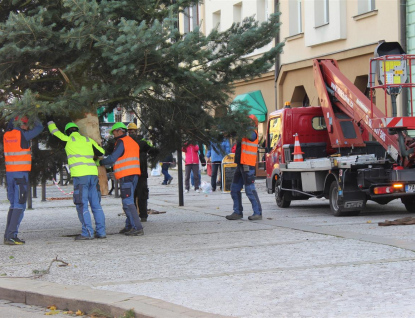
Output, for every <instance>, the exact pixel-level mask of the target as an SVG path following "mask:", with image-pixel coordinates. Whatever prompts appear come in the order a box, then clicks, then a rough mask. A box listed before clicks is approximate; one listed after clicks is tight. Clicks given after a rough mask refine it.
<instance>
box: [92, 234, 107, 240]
mask: <svg viewBox="0 0 415 318" xmlns="http://www.w3.org/2000/svg"><path fill="white" fill-rule="evenodd" d="M94 237H95V238H96V239H105V238H107V236H106V235H102V236H101V235H98V234H96V233H95V235H94Z"/></svg>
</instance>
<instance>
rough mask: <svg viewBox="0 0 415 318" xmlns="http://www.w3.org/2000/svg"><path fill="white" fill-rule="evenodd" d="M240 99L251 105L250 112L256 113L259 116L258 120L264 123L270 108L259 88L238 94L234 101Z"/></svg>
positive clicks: (251, 113)
mask: <svg viewBox="0 0 415 318" xmlns="http://www.w3.org/2000/svg"><path fill="white" fill-rule="evenodd" d="M238 101H241V102H245V103H246V104H247V105H248V106H249V107H250V110H249V114H250V115H255V116H256V117H257V118H258V122H260V123H262V122H264V121H265V120H266V119H267V113H268V109H267V106H266V105H265V101H264V98H263V97H262V93H261V91H259V90H258V91H253V92H249V93H246V94H241V95H238V96H236V97H235V99H234V100H233V102H238Z"/></svg>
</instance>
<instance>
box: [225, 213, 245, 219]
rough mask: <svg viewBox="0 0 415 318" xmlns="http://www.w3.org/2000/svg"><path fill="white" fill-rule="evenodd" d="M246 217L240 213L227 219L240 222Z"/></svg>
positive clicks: (233, 214) (228, 216)
mask: <svg viewBox="0 0 415 318" xmlns="http://www.w3.org/2000/svg"><path fill="white" fill-rule="evenodd" d="M243 217H244V216H243V215H242V214H238V213H232V214H231V215H227V216H226V219H227V220H239V219H242V218H243Z"/></svg>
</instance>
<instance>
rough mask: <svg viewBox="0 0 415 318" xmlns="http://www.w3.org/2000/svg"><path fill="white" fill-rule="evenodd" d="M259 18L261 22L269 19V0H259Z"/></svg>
mask: <svg viewBox="0 0 415 318" xmlns="http://www.w3.org/2000/svg"><path fill="white" fill-rule="evenodd" d="M256 10H257V19H258V21H259V22H264V21H267V20H268V0H257V9H256Z"/></svg>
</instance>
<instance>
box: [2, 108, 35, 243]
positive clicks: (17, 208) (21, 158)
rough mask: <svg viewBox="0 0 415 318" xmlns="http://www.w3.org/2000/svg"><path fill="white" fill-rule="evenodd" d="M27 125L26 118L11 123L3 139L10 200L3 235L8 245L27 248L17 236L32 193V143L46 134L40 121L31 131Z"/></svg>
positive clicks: (8, 197)
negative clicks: (41, 134)
mask: <svg viewBox="0 0 415 318" xmlns="http://www.w3.org/2000/svg"><path fill="white" fill-rule="evenodd" d="M15 121H16V122H17V121H20V125H19V126H17V127H15V126H14V122H15ZM28 122H29V120H28V118H27V117H26V116H24V117H22V118H20V119H19V117H16V118H15V119H14V120H13V119H12V120H10V121H9V124H8V126H7V128H6V132H5V134H4V136H3V150H4V159H5V166H6V180H7V199H8V200H9V201H10V207H9V212H8V214H7V221H6V230H5V232H4V244H5V245H23V244H25V241H24V240H22V239H20V238H18V236H17V235H18V231H19V226H20V223H21V222H22V220H23V215H24V211H25V210H26V200H27V192H28V191H30V190H28V183H29V171H31V170H32V154H31V149H30V140H32V139H33V138H35V137H36V136H37V135H39V134H40V133H41V132H42V130H43V125H42V124H41V123H40V121H39V120H38V119H36V120H35V125H34V127H33V128H32V129H29V125H28Z"/></svg>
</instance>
